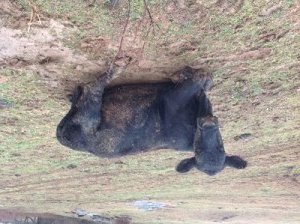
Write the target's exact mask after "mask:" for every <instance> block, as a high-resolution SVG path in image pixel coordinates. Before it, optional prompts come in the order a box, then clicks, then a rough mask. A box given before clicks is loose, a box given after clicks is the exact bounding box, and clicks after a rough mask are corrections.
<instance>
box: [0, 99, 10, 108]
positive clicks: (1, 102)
mask: <svg viewBox="0 0 300 224" xmlns="http://www.w3.org/2000/svg"><path fill="white" fill-rule="evenodd" d="M10 107H11V103H9V102H8V101H7V100H5V99H0V109H6V108H10Z"/></svg>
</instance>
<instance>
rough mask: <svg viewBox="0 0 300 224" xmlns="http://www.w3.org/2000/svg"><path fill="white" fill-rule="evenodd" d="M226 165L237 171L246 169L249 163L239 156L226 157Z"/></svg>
mask: <svg viewBox="0 0 300 224" xmlns="http://www.w3.org/2000/svg"><path fill="white" fill-rule="evenodd" d="M225 165H226V166H230V167H234V168H237V169H244V168H246V166H247V161H245V160H243V159H242V158H241V157H239V156H226V160H225Z"/></svg>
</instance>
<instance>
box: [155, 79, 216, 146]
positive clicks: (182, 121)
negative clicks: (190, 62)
mask: <svg viewBox="0 0 300 224" xmlns="http://www.w3.org/2000/svg"><path fill="white" fill-rule="evenodd" d="M184 77H188V78H187V79H186V80H185V81H183V82H181V84H180V85H177V86H174V87H173V88H171V89H170V90H168V91H167V92H166V93H164V94H163V96H162V97H161V101H160V107H159V108H160V109H159V110H160V117H161V119H162V124H163V132H164V135H165V137H166V141H168V142H171V146H178V147H177V148H183V149H184V148H186V147H187V148H190V147H191V145H192V142H193V136H194V131H195V129H196V119H197V117H198V116H203V115H204V114H206V113H210V112H211V105H210V102H209V100H208V99H207V97H206V95H205V91H206V90H207V86H209V85H210V83H211V82H212V80H211V77H209V76H200V77H198V79H197V78H195V77H193V74H191V75H190V76H188V74H185V76H184ZM190 77H193V78H190ZM204 105H205V108H204Z"/></svg>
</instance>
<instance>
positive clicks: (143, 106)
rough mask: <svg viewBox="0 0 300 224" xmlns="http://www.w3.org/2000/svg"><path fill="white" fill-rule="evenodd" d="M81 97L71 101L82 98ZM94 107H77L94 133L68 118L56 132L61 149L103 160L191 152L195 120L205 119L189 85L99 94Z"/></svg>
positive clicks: (203, 101) (201, 99) (203, 102)
mask: <svg viewBox="0 0 300 224" xmlns="http://www.w3.org/2000/svg"><path fill="white" fill-rule="evenodd" d="M76 91H77V92H80V91H82V90H78V89H77V90H76ZM87 91H90V90H87ZM184 91H186V92H184ZM84 92H85V90H83V92H82V93H76V92H75V93H74V95H80V94H82V95H85V94H88V92H85V93H84ZM183 94H185V95H183ZM82 95H81V96H79V99H78V100H79V101H80V98H82V97H83V96H82ZM96 103H98V104H101V107H98V106H97V105H94V106H95V107H97V109H94V108H92V109H90V108H89V106H83V107H86V108H85V110H86V111H85V112H84V115H87V114H89V113H90V114H93V115H92V117H98V121H101V122H99V124H98V125H97V127H96V129H95V131H92V132H91V131H90V130H88V131H84V127H83V125H84V124H87V123H88V122H89V121H87V118H86V117H85V116H84V115H81V116H76V115H75V114H73V113H72V112H71V114H70V113H69V114H68V115H66V117H65V118H64V119H63V120H62V122H61V123H60V124H59V126H58V129H57V137H58V140H59V141H60V142H61V143H62V144H63V145H66V146H68V147H70V148H72V149H76V150H81V151H88V152H91V153H93V154H96V155H99V156H108V157H111V156H120V155H126V154H128V153H136V152H138V151H145V150H149V149H158V148H174V149H178V150H191V151H192V150H193V140H194V133H195V131H196V120H197V117H199V116H203V115H205V114H207V113H211V111H210V110H211V106H210V103H209V100H208V99H207V97H206V94H205V92H204V89H203V86H202V85H200V84H194V83H193V82H192V81H191V80H189V81H187V82H184V83H181V84H174V83H172V82H164V83H155V84H136V85H119V86H114V87H110V88H105V89H104V92H103V95H102V101H101V102H100V101H98V102H95V104H96ZM77 104H78V102H73V103H72V108H71V111H72V110H78V108H76V105H77ZM74 125H75V126H78V125H80V128H79V129H80V133H79V132H78V131H76V130H75V129H76V127H75V128H73V129H72V128H70V127H72V126H74ZM74 130H75V131H74ZM70 132H73V135H72V134H71V133H70ZM79 139H80V141H79ZM78 142H79V144H78ZM80 142H81V143H80ZM74 143H75V144H74Z"/></svg>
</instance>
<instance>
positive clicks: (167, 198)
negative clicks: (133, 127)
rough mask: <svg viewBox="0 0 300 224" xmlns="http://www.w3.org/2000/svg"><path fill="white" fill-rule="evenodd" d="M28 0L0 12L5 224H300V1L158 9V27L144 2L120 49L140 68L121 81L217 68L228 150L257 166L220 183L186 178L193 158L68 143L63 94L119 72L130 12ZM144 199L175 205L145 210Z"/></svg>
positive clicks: (224, 1) (123, 5)
mask: <svg viewBox="0 0 300 224" xmlns="http://www.w3.org/2000/svg"><path fill="white" fill-rule="evenodd" d="M28 2H30V1H27V0H18V1H8V0H3V1H1V2H0V18H1V20H0V68H1V71H0V103H1V104H0V106H1V107H0V153H1V168H0V170H1V174H0V176H1V178H0V206H1V207H2V208H3V209H5V211H3V212H2V213H0V221H1V218H3V217H4V214H7V212H8V211H10V209H11V211H14V212H15V211H17V212H16V213H17V214H19V215H20V214H23V213H22V212H29V213H35V212H38V213H53V214H58V215H67V216H73V215H74V214H73V213H72V211H73V210H74V209H75V208H82V209H85V210H87V211H91V212H95V213H97V214H103V215H104V216H106V217H115V216H119V215H125V216H129V217H131V218H132V222H133V223H238V224H241V223H246V224H248V223H293V224H294V223H295V224H296V223H300V190H299V189H300V143H299V138H300V126H299V124H300V99H299V94H300V79H299V77H300V75H299V73H300V51H299V48H300V38H299V37H300V18H299V15H300V5H299V2H298V1H292V0H291V1H272V2H271V1H247V0H242V1H240V0H239V1H228V0H221V1H220V0H218V1H215V2H206V1H193V0H191V1H185V0H178V1H162V2H163V4H162V3H161V4H160V3H157V1H153V3H151V4H149V10H150V11H151V13H152V17H153V20H154V22H155V23H156V24H157V25H156V24H154V25H151V20H150V18H149V17H147V16H144V17H143V16H141V15H143V12H144V11H143V7H142V8H141V9H142V10H140V8H139V7H140V5H139V4H140V3H139V2H142V1H132V11H131V19H130V22H129V25H128V28H127V31H126V33H125V36H124V43H123V46H122V52H121V53H122V54H121V56H122V57H123V58H127V59H128V58H130V63H129V65H128V66H127V67H126V70H125V71H124V72H123V73H122V74H120V76H119V77H118V78H117V79H116V80H114V81H113V83H112V84H116V83H125V82H126V83H127V82H154V81H157V80H164V79H173V78H174V77H172V74H173V73H174V72H175V71H177V70H179V69H180V68H182V67H183V66H185V65H190V66H193V67H197V68H205V69H208V70H210V71H211V72H212V73H213V75H214V81H215V85H214V87H213V89H212V91H211V92H210V93H209V97H210V99H211V101H212V103H213V108H214V112H215V114H216V115H217V116H218V117H219V120H220V122H221V129H222V130H221V131H222V134H223V137H224V144H225V148H226V151H227V152H228V153H229V154H238V155H241V156H242V157H243V158H245V159H246V160H247V161H248V163H249V166H248V167H247V168H246V169H245V170H233V169H230V168H227V169H225V170H224V171H223V172H222V173H220V174H218V175H217V176H214V177H209V176H205V175H204V174H202V173H198V172H197V171H191V172H190V173H188V174H186V175H181V174H178V173H176V172H175V170H174V167H175V166H176V164H177V163H178V162H179V161H180V160H181V159H183V158H185V157H188V156H190V154H191V153H185V152H174V151H172V150H159V151H154V152H150V153H144V154H140V155H135V156H127V157H124V158H119V159H117V158H114V159H110V160H108V159H102V158H95V157H94V156H91V155H89V154H84V153H79V152H75V151H71V150H68V149H66V148H64V147H63V146H61V145H59V144H58V142H57V141H56V140H55V127H56V125H57V123H58V122H59V120H60V119H61V117H62V116H63V115H64V114H65V113H66V111H67V110H68V107H69V105H68V103H67V100H66V97H65V96H66V95H67V94H68V93H69V92H70V91H71V90H72V89H73V88H74V86H75V85H77V84H78V83H87V82H91V81H93V79H94V77H95V76H96V75H98V74H99V73H101V72H103V71H105V69H107V68H108V65H109V63H110V62H111V60H112V59H113V57H114V56H115V54H116V52H117V51H118V48H119V44H120V39H121V36H122V30H123V27H124V25H125V21H126V17H125V15H126V12H127V2H126V1H120V3H119V4H118V5H116V7H115V8H111V7H109V6H107V5H106V4H104V1H95V2H94V3H93V1H79V3H77V4H74V3H71V1H51V2H52V3H51V4H52V5H51V4H50V3H48V2H45V1H41V0H37V1H31V2H33V3H34V4H33V5H31V7H30V5H28ZM49 2H50V1H49ZM90 3H91V4H92V5H89V4H90ZM72 4H74V5H72ZM140 12H141V15H140V14H138V13H140ZM31 13H33V14H32V15H33V16H32V20H30V18H31V17H30V16H31ZM97 16H99V19H98V20H97V18H98V17H97ZM95 18H96V19H95ZM158 27H159V28H158ZM147 30H150V31H149V34H147V33H148V31H147ZM153 30H154V31H153ZM119 63H122V61H119ZM2 102H3V103H2ZM246 133H249V135H248V134H246ZM136 200H149V201H158V202H163V203H166V204H167V205H168V206H167V207H166V208H164V209H161V210H155V211H151V212H145V211H141V210H138V209H137V208H135V207H134V206H133V202H134V201H136ZM16 209H17V210H16Z"/></svg>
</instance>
